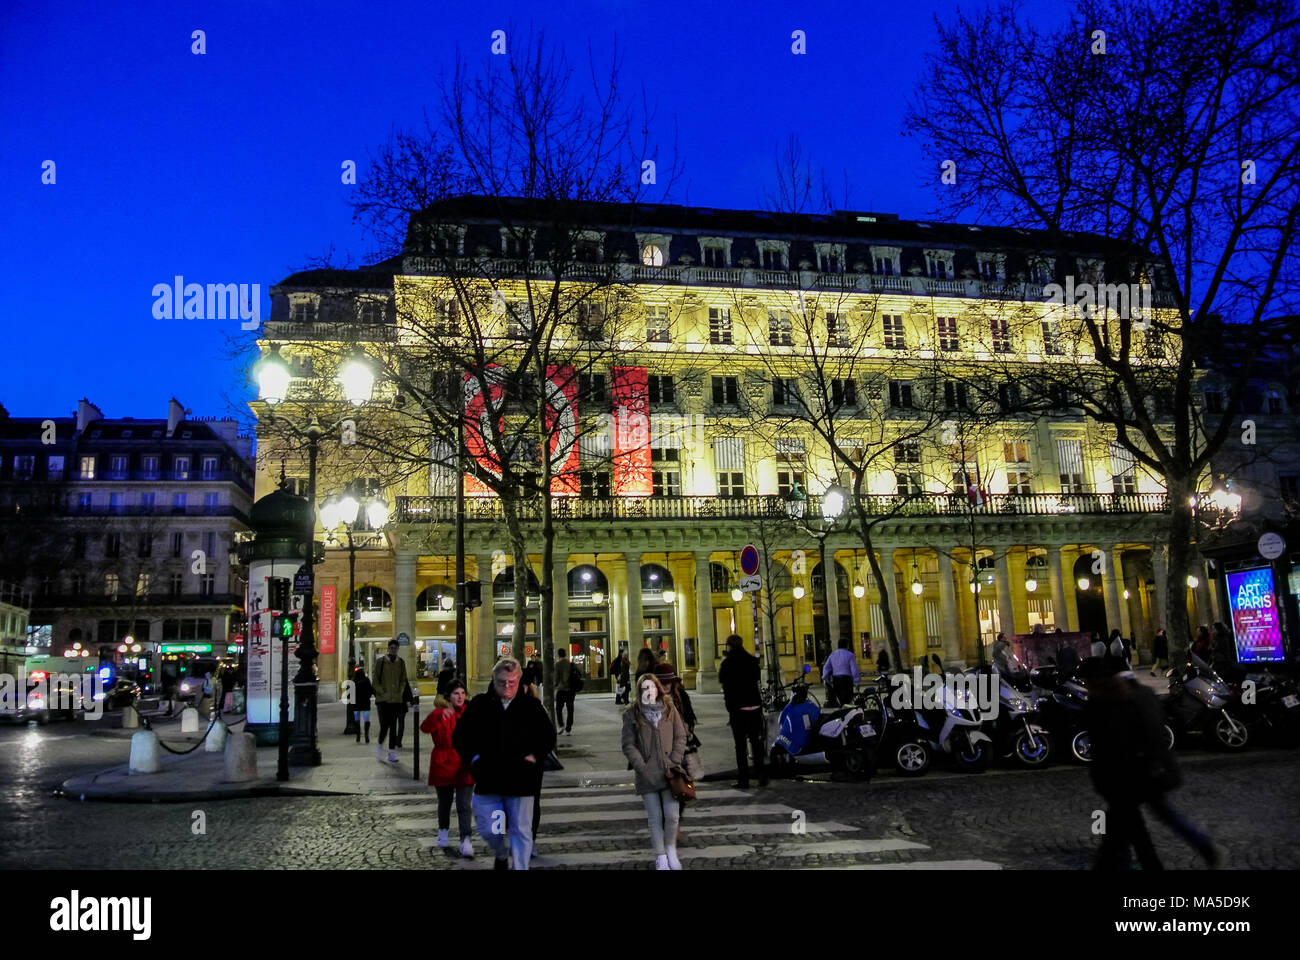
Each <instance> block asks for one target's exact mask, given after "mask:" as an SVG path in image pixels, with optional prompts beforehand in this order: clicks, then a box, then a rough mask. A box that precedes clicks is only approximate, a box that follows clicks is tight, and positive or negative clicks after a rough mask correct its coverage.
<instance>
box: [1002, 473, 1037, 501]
mask: <svg viewBox="0 0 1300 960" xmlns="http://www.w3.org/2000/svg"><path fill="white" fill-rule="evenodd" d="M1033 492H1034V484H1033V480H1032V477H1031V476H1030V473H1029V471H1028V470H1008V471H1007V493H1015V494H1020V495H1021V496H1029V495H1030V494H1032V493H1033Z"/></svg>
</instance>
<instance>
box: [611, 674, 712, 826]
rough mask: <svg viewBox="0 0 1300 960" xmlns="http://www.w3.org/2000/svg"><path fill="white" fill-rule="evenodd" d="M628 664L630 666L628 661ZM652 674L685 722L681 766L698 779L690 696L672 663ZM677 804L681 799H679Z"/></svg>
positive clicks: (697, 749) (700, 769)
mask: <svg viewBox="0 0 1300 960" xmlns="http://www.w3.org/2000/svg"><path fill="white" fill-rule="evenodd" d="M628 666H631V664H630V663H629V664H628ZM654 676H655V677H656V678H657V679H658V680H659V684H660V686H662V687H663V688H664V691H665V693H666V694H667V696H668V699H669V700H671V701H672V704H673V708H674V709H675V710H676V711H677V712H678V714H680V716H681V718H682V722H683V723H684V724H686V756H685V758H684V759H683V760H682V767H683V768H684V769H685V770H686V775H687V776H688V777H690V778H691V779H692V780H695V781H697V782H698V781H699V780H701V779H703V777H704V763H703V761H702V760H701V759H700V746H701V744H700V738H699V737H697V736H696V735H695V724H696V717H695V705H694V704H693V703H691V696H690V694H688V693H687V692H686V687H685V686H684V685H683V684H682V678H681V677H679V676H678V675H677V671H676V670H675V669H674V668H673V665H672V664H671V663H669V662H668V661H667V660H665V661H664V662H663V663H660V664H658V665H656V666H655V670H654ZM679 805H681V806H683V808H684V804H681V801H679ZM681 842H682V815H681V813H679V814H678V816H677V845H678V846H681Z"/></svg>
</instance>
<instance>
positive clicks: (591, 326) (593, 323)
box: [578, 303, 605, 342]
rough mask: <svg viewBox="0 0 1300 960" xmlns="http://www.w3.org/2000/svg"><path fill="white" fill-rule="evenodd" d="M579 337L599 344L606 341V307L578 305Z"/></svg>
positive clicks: (593, 304)
mask: <svg viewBox="0 0 1300 960" xmlns="http://www.w3.org/2000/svg"><path fill="white" fill-rule="evenodd" d="M578 336H579V338H581V339H582V340H586V341H591V342H599V341H601V340H604V339H605V307H604V305H602V304H599V303H580V304H578Z"/></svg>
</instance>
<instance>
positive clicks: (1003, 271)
mask: <svg viewBox="0 0 1300 960" xmlns="http://www.w3.org/2000/svg"><path fill="white" fill-rule="evenodd" d="M975 258H976V260H977V262H978V263H979V274H980V279H981V280H984V281H986V282H988V283H996V282H998V281H1001V280H1005V279H1006V278H1007V258H1006V257H1005V256H1003V255H1002V254H1000V253H979V254H976V255H975Z"/></svg>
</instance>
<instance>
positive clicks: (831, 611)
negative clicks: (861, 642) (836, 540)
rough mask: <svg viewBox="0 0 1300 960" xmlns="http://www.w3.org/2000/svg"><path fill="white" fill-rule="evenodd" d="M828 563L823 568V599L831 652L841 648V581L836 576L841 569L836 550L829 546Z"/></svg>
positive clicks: (827, 548)
mask: <svg viewBox="0 0 1300 960" xmlns="http://www.w3.org/2000/svg"><path fill="white" fill-rule="evenodd" d="M825 554H826V563H825V564H824V565H823V566H822V583H823V584H824V585H825V590H824V594H823V599H824V600H825V609H826V637H827V640H828V641H829V642H830V645H831V650H832V651H834V650H837V649H839V646H840V581H839V577H838V576H836V571H837V570H838V569H839V568H838V567H837V566H836V564H835V548H834V547H832V546H827V547H826V550H825Z"/></svg>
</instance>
